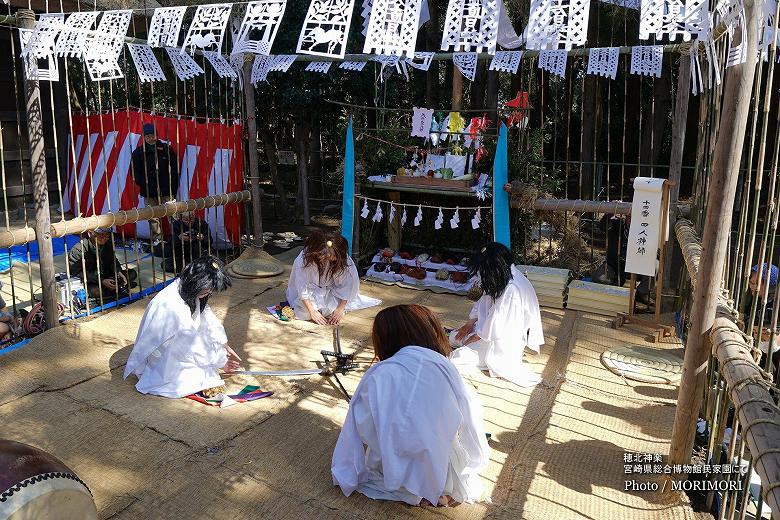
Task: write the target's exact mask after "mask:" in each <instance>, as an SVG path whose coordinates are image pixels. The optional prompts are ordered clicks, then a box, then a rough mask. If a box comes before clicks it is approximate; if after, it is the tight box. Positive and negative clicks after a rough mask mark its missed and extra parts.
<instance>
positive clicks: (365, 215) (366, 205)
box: [360, 199, 371, 218]
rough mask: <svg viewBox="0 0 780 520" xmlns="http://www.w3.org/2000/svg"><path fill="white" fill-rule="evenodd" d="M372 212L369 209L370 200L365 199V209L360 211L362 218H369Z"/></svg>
mask: <svg viewBox="0 0 780 520" xmlns="http://www.w3.org/2000/svg"><path fill="white" fill-rule="evenodd" d="M370 212H371V210H369V209H368V199H363V209H361V210H360V217H361V218H368V214H369V213H370Z"/></svg>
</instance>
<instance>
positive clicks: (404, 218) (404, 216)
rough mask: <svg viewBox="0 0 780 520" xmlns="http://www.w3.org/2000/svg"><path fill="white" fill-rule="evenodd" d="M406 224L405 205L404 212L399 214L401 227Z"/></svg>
mask: <svg viewBox="0 0 780 520" xmlns="http://www.w3.org/2000/svg"><path fill="white" fill-rule="evenodd" d="M405 225H406V206H404V212H403V213H402V214H401V227H404V226H405Z"/></svg>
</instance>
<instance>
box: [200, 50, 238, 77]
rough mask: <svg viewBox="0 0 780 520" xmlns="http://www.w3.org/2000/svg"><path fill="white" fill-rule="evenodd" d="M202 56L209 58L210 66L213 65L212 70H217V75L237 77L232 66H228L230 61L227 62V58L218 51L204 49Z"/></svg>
mask: <svg viewBox="0 0 780 520" xmlns="http://www.w3.org/2000/svg"><path fill="white" fill-rule="evenodd" d="M203 56H204V57H205V58H206V59H207V60H209V63H210V64H211V66H212V67H214V70H215V71H216V72H217V75H218V76H219V77H220V78H230V79H236V78H237V77H238V74H236V71H234V70H233V67H231V66H230V62H228V60H226V59H225V57H224V56H222V55H221V54H220V53H218V52H214V51H204V52H203Z"/></svg>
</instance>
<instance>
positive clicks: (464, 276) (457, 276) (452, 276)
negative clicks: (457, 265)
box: [450, 271, 469, 283]
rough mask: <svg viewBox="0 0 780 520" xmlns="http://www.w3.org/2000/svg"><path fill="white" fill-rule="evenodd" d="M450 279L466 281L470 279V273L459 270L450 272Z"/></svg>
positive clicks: (457, 281)
mask: <svg viewBox="0 0 780 520" xmlns="http://www.w3.org/2000/svg"><path fill="white" fill-rule="evenodd" d="M450 279H451V280H452V281H453V282H455V283H466V282H468V280H469V275H468V273H464V272H460V271H457V272H454V273H451V274H450Z"/></svg>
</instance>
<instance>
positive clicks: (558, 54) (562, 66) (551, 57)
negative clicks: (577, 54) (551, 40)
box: [539, 50, 568, 78]
mask: <svg viewBox="0 0 780 520" xmlns="http://www.w3.org/2000/svg"><path fill="white" fill-rule="evenodd" d="M567 55H568V53H567V52H566V51H565V50H559V51H539V68H540V69H542V70H546V71H547V72H549V73H550V74H555V75H557V76H560V77H562V78H563V77H566V57H567Z"/></svg>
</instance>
